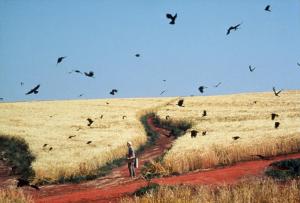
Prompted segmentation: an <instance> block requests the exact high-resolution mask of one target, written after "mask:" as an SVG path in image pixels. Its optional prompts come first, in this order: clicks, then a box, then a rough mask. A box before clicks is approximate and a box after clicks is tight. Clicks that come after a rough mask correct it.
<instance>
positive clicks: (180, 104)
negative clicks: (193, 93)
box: [177, 99, 184, 107]
mask: <svg viewBox="0 0 300 203" xmlns="http://www.w3.org/2000/svg"><path fill="white" fill-rule="evenodd" d="M183 102H184V99H180V100H179V101H178V103H177V105H178V106H180V107H184V106H183Z"/></svg>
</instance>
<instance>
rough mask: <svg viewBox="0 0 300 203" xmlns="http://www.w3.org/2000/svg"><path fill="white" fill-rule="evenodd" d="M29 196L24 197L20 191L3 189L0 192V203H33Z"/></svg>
mask: <svg viewBox="0 0 300 203" xmlns="http://www.w3.org/2000/svg"><path fill="white" fill-rule="evenodd" d="M33 202H34V201H33V199H32V198H31V197H30V196H27V195H25V194H24V193H23V192H22V190H16V189H3V190H0V203H33Z"/></svg>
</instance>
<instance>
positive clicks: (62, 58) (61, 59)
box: [56, 56, 67, 65]
mask: <svg viewBox="0 0 300 203" xmlns="http://www.w3.org/2000/svg"><path fill="white" fill-rule="evenodd" d="M65 58H67V57H66V56H61V57H58V59H57V62H56V65H57V64H59V63H61V62H62V61H63V60H64V59H65Z"/></svg>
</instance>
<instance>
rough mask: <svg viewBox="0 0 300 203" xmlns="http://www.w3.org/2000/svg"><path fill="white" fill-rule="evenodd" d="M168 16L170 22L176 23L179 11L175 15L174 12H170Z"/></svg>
mask: <svg viewBox="0 0 300 203" xmlns="http://www.w3.org/2000/svg"><path fill="white" fill-rule="evenodd" d="M166 17H167V18H168V19H170V20H171V21H170V22H169V24H171V25H174V24H175V20H176V18H177V13H176V14H175V15H174V16H173V15H172V14H170V13H167V14H166Z"/></svg>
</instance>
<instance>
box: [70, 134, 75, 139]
mask: <svg viewBox="0 0 300 203" xmlns="http://www.w3.org/2000/svg"><path fill="white" fill-rule="evenodd" d="M73 137H76V135H70V136H69V137H68V138H69V139H71V138H73Z"/></svg>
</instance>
